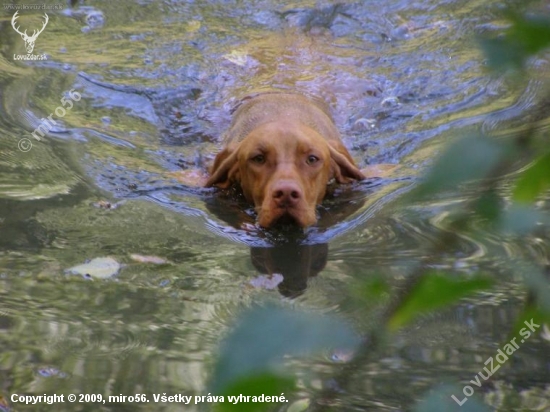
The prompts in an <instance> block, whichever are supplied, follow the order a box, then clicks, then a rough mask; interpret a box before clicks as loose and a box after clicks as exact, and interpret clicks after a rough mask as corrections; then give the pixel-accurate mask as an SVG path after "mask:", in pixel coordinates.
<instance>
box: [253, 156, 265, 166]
mask: <svg viewBox="0 0 550 412" xmlns="http://www.w3.org/2000/svg"><path fill="white" fill-rule="evenodd" d="M250 160H252V161H253V162H254V163H258V164H262V163H264V162H265V156H264V155H263V154H259V155H256V156H254V157H253V158H251V159H250Z"/></svg>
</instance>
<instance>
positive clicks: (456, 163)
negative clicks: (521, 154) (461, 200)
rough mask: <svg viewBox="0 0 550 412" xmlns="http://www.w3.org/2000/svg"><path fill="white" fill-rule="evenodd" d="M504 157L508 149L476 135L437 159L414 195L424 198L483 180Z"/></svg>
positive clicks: (453, 145)
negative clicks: (465, 183) (475, 180)
mask: <svg viewBox="0 0 550 412" xmlns="http://www.w3.org/2000/svg"><path fill="white" fill-rule="evenodd" d="M504 154H505V146H504V145H503V144H499V143H498V142H496V141H494V140H493V139H490V138H488V137H485V136H482V135H473V136H468V137H465V138H461V139H458V140H457V141H455V142H453V143H452V144H451V145H450V146H449V147H448V148H447V149H446V150H445V152H444V153H443V154H442V155H441V156H439V157H438V158H437V160H436V161H435V164H434V165H433V167H432V168H431V170H430V171H429V172H428V175H427V176H426V178H425V179H424V182H422V183H421V184H420V185H419V186H418V187H417V188H416V189H415V190H414V191H413V196H416V197H424V196H428V195H433V194H435V193H437V192H440V191H442V190H448V189H456V186H457V185H459V184H461V183H464V182H467V181H469V180H474V179H482V178H484V177H486V176H487V175H488V173H489V172H490V171H491V170H492V169H493V168H494V167H495V166H496V165H497V163H498V162H499V161H500V160H501V158H502V157H503V155H504Z"/></svg>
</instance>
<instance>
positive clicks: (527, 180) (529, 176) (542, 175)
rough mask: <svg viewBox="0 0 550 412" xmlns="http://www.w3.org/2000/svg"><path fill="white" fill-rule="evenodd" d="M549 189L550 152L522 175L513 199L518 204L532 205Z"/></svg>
mask: <svg viewBox="0 0 550 412" xmlns="http://www.w3.org/2000/svg"><path fill="white" fill-rule="evenodd" d="M549 187H550V152H548V153H545V154H544V155H542V156H541V157H539V158H538V159H536V160H535V162H534V163H533V165H532V166H531V167H530V168H529V169H527V170H525V171H524V172H523V173H521V175H520V177H519V178H518V180H517V182H516V187H515V189H514V192H513V196H512V197H513V199H514V200H515V201H517V202H524V203H530V202H533V201H534V200H535V199H536V198H537V196H538V195H540V194H541V193H542V192H543V191H544V190H547V189H548V188H549Z"/></svg>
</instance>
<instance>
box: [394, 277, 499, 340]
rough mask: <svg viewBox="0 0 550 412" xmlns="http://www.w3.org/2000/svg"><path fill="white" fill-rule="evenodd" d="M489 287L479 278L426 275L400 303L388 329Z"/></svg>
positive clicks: (397, 326)
mask: <svg viewBox="0 0 550 412" xmlns="http://www.w3.org/2000/svg"><path fill="white" fill-rule="evenodd" d="M492 283H493V282H492V280H491V279H489V278H486V277H482V276H476V277H473V278H470V279H464V278H460V277H457V276H455V275H449V274H443V273H438V272H431V273H426V274H425V275H424V276H422V278H421V279H420V280H419V281H418V283H417V284H416V285H415V286H414V288H413V289H412V290H411V291H410V292H409V294H408V296H407V297H406V298H405V299H404V300H403V301H402V302H401V304H400V306H399V307H398V308H397V310H396V311H395V313H394V314H393V316H392V317H391V318H390V320H389V322H388V326H389V328H390V330H396V329H398V328H399V327H401V326H403V325H405V324H406V323H408V322H409V321H411V320H412V319H413V318H415V317H416V316H417V315H419V314H421V313H426V312H428V311H431V310H434V309H438V308H442V307H445V306H449V305H450V304H452V303H454V302H456V301H457V300H459V299H461V298H463V297H465V296H469V295H471V294H472V293H473V292H476V291H478V290H482V289H487V288H489V287H490V286H491V285H492Z"/></svg>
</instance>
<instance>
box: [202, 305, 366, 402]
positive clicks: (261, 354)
mask: <svg viewBox="0 0 550 412" xmlns="http://www.w3.org/2000/svg"><path fill="white" fill-rule="evenodd" d="M358 343H359V338H358V337H357V335H356V334H355V333H354V332H353V331H352V330H351V328H350V326H349V325H348V324H347V323H346V322H345V321H344V320H341V319H338V318H335V317H332V316H326V315H320V314H314V313H306V312H299V311H293V310H289V309H284V308H281V307H276V306H268V307H264V308H256V309H254V310H249V311H247V312H246V313H244V314H243V315H242V316H241V317H240V321H239V322H238V324H237V326H236V327H235V329H233V331H232V332H231V333H230V334H229V336H228V337H227V339H226V340H225V342H224V343H223V344H222V347H221V351H220V356H219V359H218V362H217V364H216V367H215V370H214V374H213V381H212V384H211V388H212V389H211V391H212V392H214V393H222V392H223V391H224V390H225V389H226V388H228V387H229V386H230V385H231V384H232V383H234V382H235V380H236V379H240V378H242V377H247V376H251V375H252V374H263V373H265V372H268V371H270V370H272V369H273V368H274V367H276V366H280V364H281V363H282V360H283V357H284V356H285V355H303V354H308V353H311V352H314V351H318V350H321V349H326V348H328V347H334V346H338V347H349V348H350V349H351V348H353V347H354V346H355V345H356V344H358Z"/></svg>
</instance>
